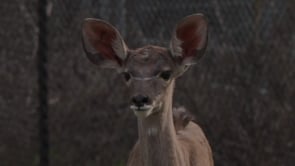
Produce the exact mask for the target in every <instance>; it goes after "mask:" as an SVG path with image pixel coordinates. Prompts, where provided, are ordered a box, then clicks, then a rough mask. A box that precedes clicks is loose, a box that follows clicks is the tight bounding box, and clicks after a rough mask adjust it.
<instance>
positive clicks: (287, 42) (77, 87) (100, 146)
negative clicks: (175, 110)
mask: <svg viewBox="0 0 295 166" xmlns="http://www.w3.org/2000/svg"><path fill="white" fill-rule="evenodd" d="M37 6H38V1H37V0H31V1H24V0H20V1H16V0H2V2H1V5H0V13H1V17H0V23H1V24H0V25H1V26H0V44H1V47H0V48H1V49H0V54H1V56H0V85H1V86H0V165H1V166H19V165H22V166H26V165H30V166H32V165H39V163H40V160H39V158H40V150H39V149H40V148H42V146H41V147H40V136H39V127H40V126H39V122H38V119H39V112H38V109H37V108H38V104H39V103H38V102H39V96H38V91H39V90H38V88H37V87H38V68H37V48H38V35H44V34H39V33H38V32H39V30H40V29H39V28H40V27H39V26H38V23H37V22H38V21H37V20H38V18H39V15H38V11H37ZM294 9H295V2H294V1H293V0H247V1H244V0H236V1H229V0H224V1H217V0H210V1H207V0H199V1H193V0H182V1H177V0H170V1H168V0H141V1H139V0H138V1H135V0H121V1H115V0H62V1H58V0H54V1H48V4H47V11H46V12H47V14H48V24H47V29H48V34H47V43H48V51H47V58H48V62H47V65H46V68H47V70H48V81H47V84H48V95H49V97H48V104H49V112H48V117H49V123H48V128H49V133H50V134H49V136H48V137H49V138H48V139H49V161H50V165H52V166H59V165H60V166H61V165H70V166H81V165H83V166H92V165H103V166H104V165H114V166H119V165H125V163H126V159H127V158H128V153H129V152H130V150H131V147H132V145H133V144H134V143H135V141H136V138H137V124H136V118H135V117H134V115H133V114H132V112H131V111H129V110H128V101H126V99H125V98H126V95H125V94H126V90H125V89H124V86H123V81H121V79H120V77H118V76H117V75H116V74H115V73H113V72H112V71H106V70H98V69H97V68H96V67H95V66H94V65H92V64H91V63H90V62H88V60H87V59H86V57H85V54H84V53H83V51H82V48H81V41H80V38H81V36H80V35H81V23H82V21H83V19H84V18H86V17H95V18H102V19H105V20H108V21H109V22H111V23H112V24H113V25H115V26H116V27H117V28H118V29H119V31H120V32H121V34H122V36H123V37H124V39H125V41H126V42H127V44H128V46H129V47H130V48H136V47H140V46H143V45H145V44H156V45H161V46H168V42H169V40H170V37H171V31H172V30H173V27H174V25H175V24H176V22H177V21H178V20H179V19H181V18H182V17H184V16H186V15H189V14H192V13H198V12H202V13H204V14H205V15H206V16H207V17H208V20H209V22H210V23H209V26H210V33H209V46H208V49H207V53H206V56H205V57H204V58H203V59H202V60H201V61H200V62H199V64H198V65H196V66H194V67H192V68H191V69H190V70H189V71H188V72H187V73H186V74H185V75H184V76H183V77H181V78H180V79H179V80H178V81H177V82H176V84H177V85H176V90H175V97H174V99H175V100H174V101H175V104H176V105H183V106H185V107H186V108H187V109H188V110H190V111H191V112H192V113H194V115H195V116H196V117H197V121H198V123H199V124H200V125H201V126H202V128H203V129H204V131H205V133H206V135H207V138H208V139H209V142H210V144H211V146H212V150H213V152H214V160H215V164H216V165H217V166H219V165H222V166H237V165H239V166H250V165H251V166H252V165H257V166H291V165H293V164H294V162H295V140H294V138H295V128H294V124H293V123H294V120H295V104H294V101H295V86H294V85H295V67H294V64H295V33H294V31H295V28H294V27H295V24H294V22H295V13H294Z"/></svg>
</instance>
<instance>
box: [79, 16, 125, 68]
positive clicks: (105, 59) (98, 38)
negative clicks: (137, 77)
mask: <svg viewBox="0 0 295 166" xmlns="http://www.w3.org/2000/svg"><path fill="white" fill-rule="evenodd" d="M82 43H83V48H84V51H85V52H86V55H87V57H88V59H89V60H90V61H91V62H92V63H94V64H96V65H99V66H100V67H104V68H121V67H122V65H123V63H124V60H125V59H126V58H127V50H128V48H127V46H126V45H125V43H124V41H123V39H122V37H121V35H120V33H119V32H118V30H117V29H116V28H115V27H113V26H112V25H111V24H109V23H107V22H105V21H103V20H98V19H92V18H87V19H85V20H84V23H83V27H82Z"/></svg>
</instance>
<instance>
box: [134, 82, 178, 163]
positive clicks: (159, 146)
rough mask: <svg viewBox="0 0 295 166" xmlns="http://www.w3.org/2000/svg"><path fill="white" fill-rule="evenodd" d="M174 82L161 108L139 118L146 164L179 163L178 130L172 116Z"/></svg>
mask: <svg viewBox="0 0 295 166" xmlns="http://www.w3.org/2000/svg"><path fill="white" fill-rule="evenodd" d="M173 88H174V82H172V83H171V84H170V87H169V88H168V90H167V92H166V96H165V100H164V102H163V105H162V108H161V110H160V111H159V112H158V113H156V114H154V115H151V116H150V117H147V118H145V119H139V120H138V129H139V145H140V153H141V155H142V157H143V160H144V166H174V165H179V164H178V161H179V160H178V159H177V156H178V155H177V154H178V153H179V147H178V144H177V138H176V132H175V129H174V124H173V117H172V95H173Z"/></svg>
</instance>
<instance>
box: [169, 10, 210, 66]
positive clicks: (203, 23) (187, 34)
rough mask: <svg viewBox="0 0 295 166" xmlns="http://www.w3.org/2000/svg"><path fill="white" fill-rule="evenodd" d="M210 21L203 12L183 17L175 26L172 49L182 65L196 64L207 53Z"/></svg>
mask: <svg viewBox="0 0 295 166" xmlns="http://www.w3.org/2000/svg"><path fill="white" fill-rule="evenodd" d="M207 39H208V22H207V19H206V18H205V16H204V15H203V14H193V15H190V16H187V17H185V18H183V19H182V20H181V21H180V22H179V23H178V24H177V25H176V27H175V29H174V31H173V34H172V39H171V42H170V49H171V52H172V56H173V57H174V58H175V59H177V61H179V63H180V64H181V65H182V66H188V65H192V64H195V63H196V62H197V60H199V59H200V58H201V57H202V56H203V55H204V53H205V49H206V46H207Z"/></svg>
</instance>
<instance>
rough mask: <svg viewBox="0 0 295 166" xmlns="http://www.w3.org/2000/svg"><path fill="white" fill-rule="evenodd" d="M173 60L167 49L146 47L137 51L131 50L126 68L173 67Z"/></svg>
mask: <svg viewBox="0 0 295 166" xmlns="http://www.w3.org/2000/svg"><path fill="white" fill-rule="evenodd" d="M172 65H173V60H172V58H171V56H170V55H169V50H168V49H167V48H163V47H158V46H145V47H142V48H139V49H136V50H131V51H130V52H129V55H128V60H127V62H126V67H128V68H137V69H138V67H139V66H141V68H144V67H149V68H151V69H152V68H159V67H165V66H166V67H172Z"/></svg>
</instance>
